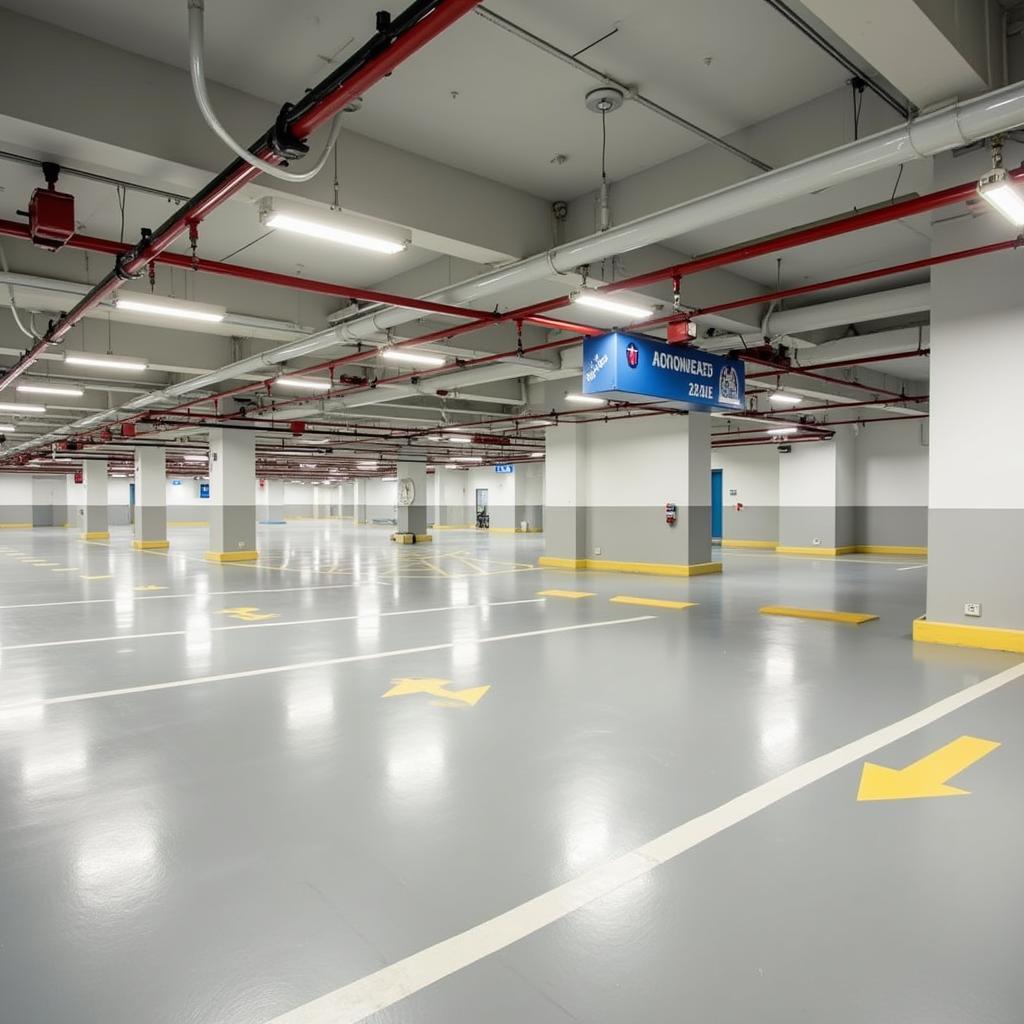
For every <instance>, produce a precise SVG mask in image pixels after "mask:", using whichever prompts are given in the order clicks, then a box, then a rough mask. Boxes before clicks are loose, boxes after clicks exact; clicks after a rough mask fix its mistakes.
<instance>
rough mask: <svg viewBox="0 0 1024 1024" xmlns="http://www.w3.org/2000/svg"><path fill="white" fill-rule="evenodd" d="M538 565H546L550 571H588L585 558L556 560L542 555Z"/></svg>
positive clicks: (551, 556)
mask: <svg viewBox="0 0 1024 1024" xmlns="http://www.w3.org/2000/svg"><path fill="white" fill-rule="evenodd" d="M537 564H538V565H546V566H548V568H550V569H586V567H587V560H586V559H585V558H555V557H554V556H553V555H541V557H540V558H538V559H537Z"/></svg>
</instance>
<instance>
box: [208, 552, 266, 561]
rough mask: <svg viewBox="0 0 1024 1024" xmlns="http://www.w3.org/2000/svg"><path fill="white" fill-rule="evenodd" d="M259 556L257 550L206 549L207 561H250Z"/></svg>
mask: <svg viewBox="0 0 1024 1024" xmlns="http://www.w3.org/2000/svg"><path fill="white" fill-rule="evenodd" d="M259 557H260V553H259V552H258V551H207V552H206V560H207V561H208V562H252V561H254V560H255V559H257V558H259Z"/></svg>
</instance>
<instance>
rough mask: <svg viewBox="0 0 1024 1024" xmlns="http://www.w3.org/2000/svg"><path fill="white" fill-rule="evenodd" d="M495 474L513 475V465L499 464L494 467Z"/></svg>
mask: <svg viewBox="0 0 1024 1024" xmlns="http://www.w3.org/2000/svg"><path fill="white" fill-rule="evenodd" d="M494 472H495V473H511V472H512V464H511V463H510V462H499V463H498V464H497V465H496V466H495V467H494Z"/></svg>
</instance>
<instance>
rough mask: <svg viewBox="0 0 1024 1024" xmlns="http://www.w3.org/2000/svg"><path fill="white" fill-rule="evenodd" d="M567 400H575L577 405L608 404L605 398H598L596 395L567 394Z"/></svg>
mask: <svg viewBox="0 0 1024 1024" xmlns="http://www.w3.org/2000/svg"><path fill="white" fill-rule="evenodd" d="M565 400H566V401H567V402H575V403H576V404H577V405H605V404H607V403H606V402H605V400H604V399H603V398H597V397H596V396H595V395H566V396H565Z"/></svg>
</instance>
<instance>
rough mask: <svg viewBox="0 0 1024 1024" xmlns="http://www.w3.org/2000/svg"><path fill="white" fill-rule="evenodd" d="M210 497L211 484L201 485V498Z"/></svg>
mask: <svg viewBox="0 0 1024 1024" xmlns="http://www.w3.org/2000/svg"><path fill="white" fill-rule="evenodd" d="M209 496H210V485H209V484H200V485H199V497H200V498H208V497H209Z"/></svg>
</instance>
